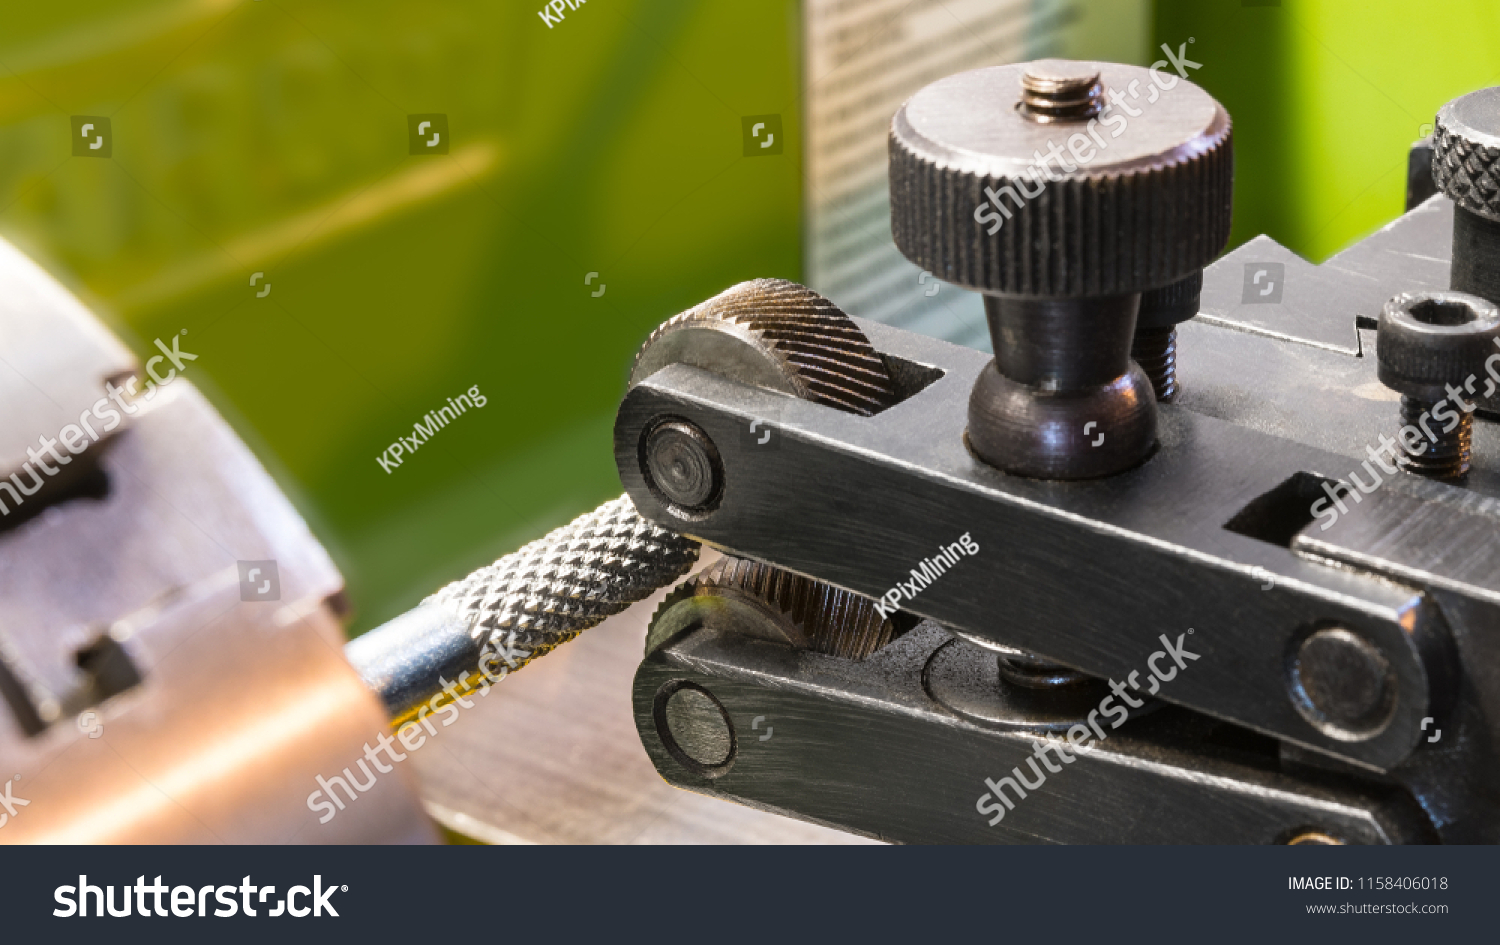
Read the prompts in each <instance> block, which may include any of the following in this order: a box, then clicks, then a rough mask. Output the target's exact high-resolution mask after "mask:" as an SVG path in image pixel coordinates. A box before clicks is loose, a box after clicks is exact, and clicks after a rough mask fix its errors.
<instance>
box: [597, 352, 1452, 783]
mask: <svg viewBox="0 0 1500 945" xmlns="http://www.w3.org/2000/svg"><path fill="white" fill-rule="evenodd" d="M865 327H866V330H867V331H868V332H869V333H870V336H871V338H872V340H873V341H874V342H875V344H876V346H877V347H878V348H881V349H882V350H883V352H884V353H886V354H887V355H888V356H896V357H899V358H902V359H905V360H912V361H916V362H918V363H923V364H926V365H929V366H932V367H935V368H937V369H939V370H941V371H943V372H944V376H943V377H942V378H941V379H940V380H938V381H936V382H934V383H933V384H931V385H930V386H929V387H927V388H925V389H924V390H922V391H921V392H920V393H919V394H917V395H916V396H913V397H911V398H909V399H908V400H906V401H904V402H902V403H901V404H898V405H897V406H896V407H893V408H891V409H890V410H888V411H885V412H883V413H881V414H878V415H877V416H875V417H870V418H854V417H848V416H846V415H842V414H837V413H834V412H831V411H822V410H818V409H817V408H816V406H815V405H806V404H800V403H797V404H786V405H782V407H781V421H780V422H781V431H780V432H781V437H782V438H781V447H780V449H779V450H778V451H776V452H775V453H759V454H757V453H755V452H753V451H750V450H748V449H744V448H741V447H739V446H738V443H737V441H736V440H735V439H734V438H733V437H732V436H731V434H732V431H733V430H734V429H735V428H736V427H737V426H739V425H742V424H748V423H749V422H750V420H751V418H754V417H757V416H764V413H763V411H764V410H765V409H766V407H767V406H768V404H767V403H766V401H767V400H769V398H770V397H771V396H773V395H770V394H766V393H764V392H761V391H758V390H755V389H752V388H745V387H743V386H741V385H737V384H734V383H732V382H727V381H724V380H722V379H720V378H717V377H714V376H713V375H711V374H709V373H707V372H705V371H701V370H699V369H696V368H691V367H687V366H673V367H669V368H667V369H665V370H663V371H662V372H660V373H658V374H657V375H655V376H653V377H652V378H650V379H648V380H646V381H644V382H642V383H641V384H640V385H637V386H636V387H635V388H634V389H633V390H632V391H631V393H630V394H629V395H627V397H626V399H625V401H624V403H623V404H622V407H621V412H620V416H619V421H618V425H617V439H616V443H617V454H616V455H617V461H618V463H619V467H620V472H621V478H622V480H624V481H625V483H626V486H627V490H628V491H629V492H630V493H631V494H632V495H633V496H635V497H636V501H637V505H638V507H640V509H641V511H642V514H644V515H646V516H648V517H651V518H654V519H656V520H658V521H663V522H666V521H671V520H672V515H671V512H670V511H668V510H667V509H666V508H665V507H663V506H662V505H661V504H660V503H659V502H656V501H655V500H654V499H653V498H652V497H651V496H650V494H649V492H648V491H647V490H645V489H644V488H642V483H641V474H640V472H639V468H638V466H637V465H636V464H635V462H634V457H633V455H632V452H631V451H628V450H627V449H626V448H625V447H626V444H628V443H630V442H632V441H633V440H634V438H635V437H637V436H638V435H639V432H638V431H639V429H640V427H641V426H642V425H644V424H646V423H649V422H650V421H651V419H652V418H653V417H656V416H659V415H662V414H673V415H677V416H685V417H688V418H690V419H693V420H694V422H696V423H698V425H699V426H701V427H703V428H704V429H705V430H707V431H708V432H709V434H710V435H711V436H714V437H715V439H716V440H717V441H718V442H720V443H721V444H723V448H724V450H725V468H726V480H727V485H726V489H725V495H724V500H723V503H722V504H721V505H720V507H719V508H718V509H717V510H716V511H715V512H714V513H713V514H712V515H710V516H709V517H707V518H706V519H704V520H702V521H697V522H692V523H687V522H681V523H680V524H679V527H682V528H684V530H685V531H687V532H688V533H689V534H692V535H694V536H695V537H698V538H701V539H703V540H706V541H710V542H713V543H715V544H716V545H719V546H721V547H724V548H727V549H730V550H732V551H733V552H735V553H737V554H746V555H750V556H752V557H755V558H758V559H760V560H764V561H767V562H772V563H774V564H776V565H777V566H779V567H783V568H787V569H789V570H792V571H797V572H799V573H803V574H807V575H809V576H811V577H815V578H817V579H819V580H823V581H827V582H829V583H832V584H835V585H837V586H840V587H844V588H847V589H849V590H853V591H856V592H858V593H861V594H865V595H867V596H870V597H880V596H882V595H884V594H885V593H886V592H887V591H888V590H889V589H890V588H891V587H892V586H893V585H894V584H895V583H896V582H897V581H898V580H900V579H903V578H906V577H908V571H909V570H910V569H911V568H913V567H914V566H916V565H917V563H918V562H920V561H921V560H922V559H924V558H926V557H927V556H928V555H930V554H931V553H932V551H933V550H934V549H936V548H938V547H941V546H942V545H944V544H946V543H947V542H949V541H952V540H954V539H956V538H957V536H959V535H961V534H963V533H965V532H972V534H973V537H974V540H975V541H977V542H978V544H979V546H980V547H981V549H983V550H982V551H981V553H980V555H979V556H978V557H977V558H976V559H974V560H971V561H966V562H964V564H963V565H960V566H959V567H958V568H956V569H954V570H953V571H952V572H951V573H949V574H947V575H944V577H943V578H942V579H940V580H938V581H936V582H934V583H933V585H932V586H931V587H929V588H927V589H925V590H923V591H922V592H921V594H920V595H918V596H917V597H916V598H915V599H914V600H912V601H909V602H907V603H905V604H903V607H905V608H906V609H909V610H911V611H912V612H914V613H916V614H919V615H921V616H925V617H930V618H932V619H936V620H940V621H942V622H943V623H946V624H950V625H953V626H954V627H956V628H958V629H961V630H963V631H966V632H968V633H971V634H974V635H977V636H981V637H988V638H992V639H995V640H997V641H998V642H1001V643H1006V644H1009V645H1012V646H1017V647H1020V648H1021V649H1024V650H1027V651H1028V652H1032V653H1036V654H1038V655H1040V656H1043V657H1046V658H1047V659H1049V660H1052V661H1054V662H1058V663H1061V664H1064V665H1067V666H1072V667H1074V668H1077V669H1080V670H1083V671H1085V672H1087V673H1089V674H1091V675H1095V676H1101V677H1107V676H1112V675H1113V676H1116V677H1118V676H1119V675H1121V674H1123V673H1128V672H1130V671H1131V670H1132V669H1139V666H1140V661H1141V660H1143V659H1144V658H1145V657H1146V656H1147V655H1148V654H1149V653H1151V652H1152V650H1154V649H1156V648H1157V644H1156V643H1155V642H1154V641H1155V640H1156V638H1157V636H1158V635H1159V634H1161V633H1163V632H1170V633H1173V634H1176V633H1181V632H1185V631H1186V630H1187V629H1188V628H1189V627H1195V628H1197V629H1198V630H1199V631H1200V636H1199V642H1200V644H1202V645H1203V646H1205V647H1208V648H1209V650H1210V652H1212V653H1215V654H1216V655H1215V656H1214V657H1213V658H1205V662H1204V664H1203V665H1202V666H1195V667H1194V669H1195V672H1194V673H1193V674H1185V677H1184V679H1183V680H1182V681H1181V682H1180V683H1179V684H1177V685H1175V686H1174V687H1173V691H1172V692H1171V693H1170V694H1168V695H1167V696H1166V698H1167V699H1168V700H1169V701H1177V702H1180V703H1181V704H1184V705H1188V706H1191V707H1193V708H1195V709H1198V710H1200V711H1203V712H1207V713H1209V714H1213V715H1217V716H1219V717H1221V718H1226V719H1234V720H1237V721H1239V722H1241V723H1242V724H1245V725H1248V726H1250V727H1253V728H1257V729H1259V730H1261V731H1264V732H1267V733H1268V734H1275V735H1278V736H1281V737H1285V738H1289V739H1291V740H1294V741H1303V742H1305V743H1306V744H1308V745H1309V746H1310V747H1316V748H1321V749H1323V750H1326V751H1329V752H1332V753H1334V754H1338V755H1341V756H1344V757H1348V758H1351V759H1353V760H1357V761H1360V762H1363V763H1365V764H1369V765H1372V766H1374V767H1376V768H1384V767H1388V766H1390V765H1393V764H1395V763H1397V762H1399V760H1400V759H1401V758H1403V757H1404V756H1405V755H1406V754H1407V753H1408V752H1409V751H1410V750H1411V749H1412V748H1413V747H1414V746H1415V744H1416V741H1417V736H1418V723H1419V721H1420V720H1421V718H1422V717H1423V716H1425V715H1427V714H1428V713H1427V712H1426V706H1427V704H1428V701H1429V692H1428V680H1427V672H1426V669H1425V668H1424V666H1423V664H1422V660H1421V657H1420V655H1419V652H1418V648H1417V646H1416V644H1415V642H1414V641H1415V640H1417V639H1418V638H1420V637H1421V636H1422V635H1423V634H1425V633H1427V632H1429V628H1430V627H1431V626H1432V623H1431V619H1432V618H1431V607H1430V606H1429V605H1428V604H1427V602H1425V601H1424V600H1423V599H1422V597H1421V594H1420V593H1419V592H1418V591H1417V590H1415V589H1412V588H1407V587H1402V586H1398V585H1393V584H1390V583H1389V582H1387V581H1384V580H1377V579H1374V578H1371V577H1367V576H1362V575H1360V574H1357V573H1351V572H1348V571H1343V570H1336V569H1330V568H1327V567H1324V566H1322V565H1320V564H1317V563H1314V562H1311V561H1308V560H1305V559H1302V558H1299V557H1298V556H1296V555H1294V554H1293V553H1292V552H1291V551H1289V550H1288V549H1287V548H1285V547H1279V546H1277V545H1275V544H1273V543H1268V542H1264V541H1260V540H1257V539H1254V538H1249V537H1246V536H1243V535H1239V534H1236V533H1235V532H1232V531H1229V530H1227V529H1225V527H1224V525H1225V524H1226V523H1227V522H1228V521H1229V519H1231V518H1232V517H1233V516H1234V515H1235V514H1236V513H1237V512H1238V511H1239V510H1241V509H1243V508H1244V507H1245V506H1247V505H1248V504H1249V503H1250V502H1252V501H1253V500H1254V499H1256V498H1258V497H1259V496H1261V495H1264V494H1266V493H1268V492H1271V491H1272V490H1274V489H1275V488H1276V487H1277V486H1279V485H1280V484H1281V483H1283V482H1285V481H1286V480H1287V479H1288V478H1289V477H1291V476H1293V475H1294V474H1296V473H1297V472H1300V471H1304V470H1310V471H1314V472H1317V471H1321V470H1328V469H1333V470H1339V469H1340V468H1341V467H1343V466H1345V465H1347V460H1345V459H1343V458H1341V457H1337V456H1335V455H1332V454H1329V453H1326V452H1324V451H1321V450H1316V449H1313V448H1310V447H1306V446H1303V445H1302V444H1297V443H1291V442H1287V441H1284V440H1280V439H1279V438H1276V437H1273V436H1269V435H1266V434H1261V433H1258V432H1255V431H1249V430H1245V429H1243V428H1236V427H1234V426H1232V425H1230V424H1226V423H1223V422H1221V421H1216V420H1214V419H1212V418H1208V417H1203V416H1201V415H1197V414H1193V413H1191V412H1188V411H1185V410H1180V409H1172V408H1171V407H1170V406H1169V407H1167V408H1164V410H1163V435H1162V448H1161V450H1160V451H1159V452H1158V453H1157V455H1156V456H1155V457H1154V458H1153V459H1152V461H1151V462H1150V463H1148V464H1147V465H1146V466H1144V467H1142V468H1141V469H1139V470H1135V471H1133V472H1130V473H1126V474H1122V475H1120V476H1116V477H1113V478H1111V479H1109V480H1101V481H1095V482H1088V483H1073V484H1067V485H1063V484H1054V483H1046V482H1040V481H1037V480H1031V479H1024V478H1020V477H1012V476H1006V475H1004V474H1002V473H999V472H998V471H996V470H992V469H990V468H989V467H988V466H987V465H985V464H983V463H981V462H979V461H978V460H976V459H975V458H974V457H972V456H971V455H970V454H969V453H968V452H967V451H966V450H965V448H964V444H963V437H962V432H963V411H962V404H963V402H964V398H965V394H966V392H967V391H966V388H967V386H968V382H969V380H970V379H971V378H972V377H973V376H974V375H975V374H976V373H977V372H978V371H979V370H980V369H982V367H983V361H984V360H985V359H984V356H983V355H982V354H979V353H978V352H973V351H970V350H967V349H958V348H955V347H953V346H951V345H946V344H944V343H942V342H937V341H934V340H931V339H926V338H918V337H916V336H911V335H907V334H905V333H902V332H897V331H892V330H890V329H885V328H883V327H882V326H876V325H866V326H865ZM721 431H722V433H721ZM791 470H798V471H799V472H798V474H796V475H792V474H791V473H790V471H791ZM809 476H810V477H812V478H814V479H816V480H817V481H819V482H820V483H822V484H823V488H821V489H819V490H818V491H817V492H816V494H814V493H811V492H809V491H808V490H806V489H804V488H802V483H803V482H804V481H805V480H806V478H807V477H809ZM786 522H796V523H797V527H796V528H795V529H791V528H786V527H784V525H783V523H786ZM966 566H967V567H966ZM1268 578H1271V579H1274V581H1275V584H1274V586H1273V587H1271V588H1269V589H1266V588H1265V587H1264V585H1265V584H1266V583H1267V580H1268ZM1174 588H1176V589H1180V590H1178V591H1176V592H1174V591H1173V589H1174ZM1084 590H1086V593H1084V592H1082V591H1084ZM1001 615H1014V618H1013V619H1003V617H1002V616H1001ZM1021 615H1024V617H1023V616H1021ZM1325 620H1332V621H1339V622H1352V624H1354V625H1356V626H1360V627H1363V628H1365V629H1366V630H1367V632H1368V633H1370V634H1371V635H1372V636H1374V637H1375V638H1377V639H1378V641H1379V643H1380V644H1381V645H1382V646H1383V647H1384V648H1385V649H1386V650H1387V651H1388V653H1389V655H1390V658H1391V660H1392V662H1393V665H1394V666H1395V671H1396V673H1397V676H1398V678H1399V680H1400V687H1401V695H1402V700H1401V706H1400V707H1399V708H1398V711H1397V713H1396V715H1395V717H1394V718H1393V720H1392V723H1391V725H1390V726H1389V727H1388V728H1387V729H1386V730H1385V731H1384V732H1382V733H1381V734H1380V735H1378V736H1375V737H1372V738H1370V739H1368V740H1366V741H1362V742H1359V743H1343V742H1337V741H1333V740H1330V739H1327V738H1325V737H1323V736H1322V735H1321V734H1320V733H1318V732H1316V731H1315V730H1313V729H1311V727H1310V726H1308V725H1307V723H1306V722H1305V720H1303V719H1302V718H1301V716H1299V715H1298V714H1297V713H1296V711H1295V710H1294V708H1293V707H1292V705H1291V704H1290V703H1289V702H1288V701H1287V700H1285V699H1284V698H1281V699H1273V698H1269V694H1270V693H1280V692H1282V690H1283V689H1284V677H1285V671H1284V657H1285V654H1286V653H1287V651H1288V647H1290V646H1291V645H1292V644H1293V640H1294V638H1295V637H1296V635H1297V634H1298V633H1300V632H1303V631H1304V630H1305V629H1306V628H1309V627H1311V626H1313V625H1314V624H1317V623H1318V622H1320V621H1325Z"/></svg>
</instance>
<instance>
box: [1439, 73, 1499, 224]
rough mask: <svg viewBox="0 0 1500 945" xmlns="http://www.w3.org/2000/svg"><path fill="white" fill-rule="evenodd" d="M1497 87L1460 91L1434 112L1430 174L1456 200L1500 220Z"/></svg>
mask: <svg viewBox="0 0 1500 945" xmlns="http://www.w3.org/2000/svg"><path fill="white" fill-rule="evenodd" d="M1494 128H1500V87H1497V88H1488V89H1480V90H1479V91H1477V92H1470V93H1469V94H1468V95H1463V96H1460V97H1458V98H1456V99H1454V100H1453V101H1451V102H1449V103H1448V104H1446V105H1444V106H1443V107H1442V108H1441V109H1439V110H1438V113H1437V122H1436V125H1435V128H1434V133H1433V137H1432V180H1433V183H1435V184H1437V186H1438V189H1439V190H1441V191H1442V192H1443V193H1445V194H1447V195H1448V196H1449V197H1450V198H1451V199H1452V200H1453V202H1454V203H1456V204H1458V205H1459V206H1460V207H1463V208H1464V209H1465V210H1467V211H1469V212H1470V213H1474V214H1478V215H1479V216H1481V217H1484V218H1485V219H1486V220H1492V221H1495V222H1497V223H1500V137H1496V136H1495V134H1494V133H1493V131H1486V130H1485V129H1494Z"/></svg>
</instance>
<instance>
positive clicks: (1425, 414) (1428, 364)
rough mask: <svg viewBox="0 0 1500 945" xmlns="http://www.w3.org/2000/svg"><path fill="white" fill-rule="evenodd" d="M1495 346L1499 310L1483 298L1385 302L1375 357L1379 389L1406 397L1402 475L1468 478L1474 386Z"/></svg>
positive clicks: (1410, 296)
mask: <svg viewBox="0 0 1500 945" xmlns="http://www.w3.org/2000/svg"><path fill="white" fill-rule="evenodd" d="M1496 339H1500V310H1497V309H1496V308H1495V306H1494V305H1491V304H1490V303H1489V302H1487V301H1485V300H1484V299H1482V298H1480V297H1479V296H1477V295H1469V294H1467V293H1463V292H1415V293H1402V294H1401V295H1398V296H1396V297H1395V298H1393V299H1391V300H1390V301H1389V302H1387V303H1385V308H1384V309H1383V310H1382V311H1381V313H1380V324H1379V328H1378V331H1377V334H1376V340H1375V356H1376V360H1377V361H1378V362H1379V376H1380V382H1381V383H1382V384H1384V385H1385V386H1387V387H1389V388H1390V389H1391V390H1393V391H1395V392H1397V393H1398V394H1401V423H1402V430H1401V436H1400V441H1401V445H1402V451H1401V455H1400V463H1401V466H1402V468H1404V469H1405V470H1407V471H1408V472H1412V473H1416V474H1417V475H1420V476H1427V477H1428V478H1431V479H1458V478H1461V477H1463V476H1464V475H1466V474H1467V473H1468V472H1469V459H1470V453H1471V450H1472V443H1473V439H1474V414H1473V412H1472V411H1473V408H1474V406H1475V397H1476V395H1475V393H1474V390H1473V386H1474V384H1473V381H1474V379H1477V378H1479V377H1482V376H1483V375H1484V373H1485V361H1486V359H1487V358H1489V357H1490V356H1491V355H1493V354H1500V349H1497V348H1496V347H1495V342H1496ZM1445 400H1447V401H1450V402H1451V403H1450V405H1448V406H1446V407H1443V406H1440V405H1441V404H1442V403H1443V401H1445ZM1413 431H1415V432H1413Z"/></svg>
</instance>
